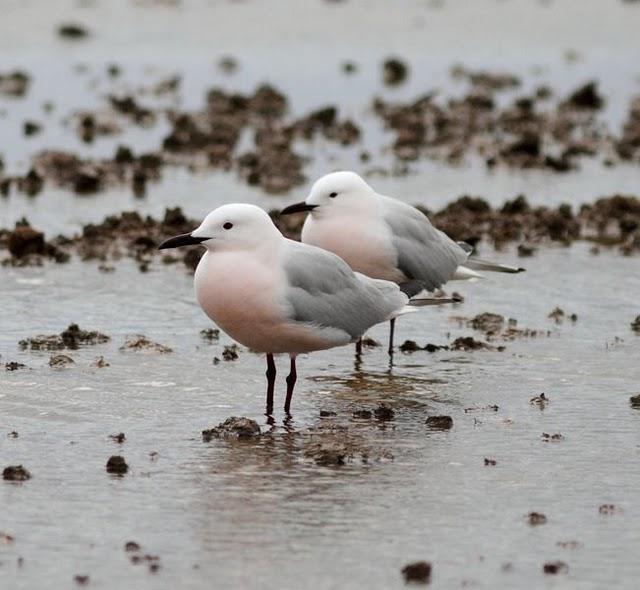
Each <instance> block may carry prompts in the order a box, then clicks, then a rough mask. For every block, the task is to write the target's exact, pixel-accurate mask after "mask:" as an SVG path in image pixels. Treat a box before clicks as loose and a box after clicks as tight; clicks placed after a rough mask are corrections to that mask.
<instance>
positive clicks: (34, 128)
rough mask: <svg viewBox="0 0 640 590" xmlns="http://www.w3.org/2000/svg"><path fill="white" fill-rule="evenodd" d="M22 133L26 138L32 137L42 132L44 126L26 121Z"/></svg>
mask: <svg viewBox="0 0 640 590" xmlns="http://www.w3.org/2000/svg"><path fill="white" fill-rule="evenodd" d="M22 131H23V133H24V134H25V136H26V137H32V136H34V135H38V133H40V132H41V131H42V125H40V123H36V122H35V121H25V122H24V124H23V125H22Z"/></svg>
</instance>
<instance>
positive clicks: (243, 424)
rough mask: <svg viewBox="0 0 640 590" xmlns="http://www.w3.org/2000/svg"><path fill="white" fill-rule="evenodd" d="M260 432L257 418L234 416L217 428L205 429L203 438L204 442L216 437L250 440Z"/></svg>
mask: <svg viewBox="0 0 640 590" xmlns="http://www.w3.org/2000/svg"><path fill="white" fill-rule="evenodd" d="M260 434H261V431H260V426H259V425H258V423H257V422H256V421H255V420H251V419H250V418H245V417H239V418H238V417H236V416H232V417H231V418H227V419H226V420H225V421H224V422H221V423H220V424H218V426H216V427H215V428H211V429H209V430H203V431H202V440H203V441H204V442H210V441H211V440H212V439H214V438H225V439H242V440H248V439H253V438H255V437H259V436H260Z"/></svg>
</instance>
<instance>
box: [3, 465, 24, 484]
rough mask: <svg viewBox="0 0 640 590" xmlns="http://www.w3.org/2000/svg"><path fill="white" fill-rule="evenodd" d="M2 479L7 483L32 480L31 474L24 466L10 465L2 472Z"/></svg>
mask: <svg viewBox="0 0 640 590" xmlns="http://www.w3.org/2000/svg"><path fill="white" fill-rule="evenodd" d="M2 479H4V480H5V481H27V480H28V479H31V473H29V471H27V469H26V468H25V467H23V466H22V465H9V466H8V467H5V468H4V469H3V470H2Z"/></svg>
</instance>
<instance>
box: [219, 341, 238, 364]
mask: <svg viewBox="0 0 640 590" xmlns="http://www.w3.org/2000/svg"><path fill="white" fill-rule="evenodd" d="M238 350H239V349H238V345H237V344H228V345H227V346H225V347H224V349H223V351H222V358H223V359H224V360H225V361H237V360H238Z"/></svg>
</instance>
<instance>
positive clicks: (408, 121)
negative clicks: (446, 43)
mask: <svg viewBox="0 0 640 590" xmlns="http://www.w3.org/2000/svg"><path fill="white" fill-rule="evenodd" d="M394 72H395V70H392V69H390V70H389V76H390V81H395V80H398V79H399V78H396V76H395V75H394ZM454 75H455V76H456V77H458V78H461V79H464V80H466V81H467V82H468V83H469V89H468V91H467V92H466V94H463V95H462V96H460V97H456V98H447V97H443V98H440V97H439V96H437V93H435V92H432V93H427V94H424V95H422V96H418V97H417V98H415V99H413V100H410V101H408V102H396V103H391V102H386V101H385V100H383V99H381V98H376V99H374V103H373V108H374V111H375V112H376V114H377V115H378V116H379V117H381V119H382V120H383V121H384V123H385V125H386V126H387V127H388V128H389V129H391V130H392V131H394V132H395V139H394V142H393V145H392V149H393V152H394V154H395V156H396V157H397V159H398V160H400V161H408V160H416V159H418V158H420V157H421V156H424V157H427V158H431V159H435V160H442V161H445V162H447V163H450V164H454V165H455V164H459V163H460V162H461V161H463V159H464V158H465V157H466V156H467V155H469V154H477V155H479V156H481V157H483V158H484V159H485V161H486V165H487V167H488V168H494V167H496V166H497V165H504V166H507V167H510V168H521V169H528V168H538V169H547V170H551V171H553V172H557V173H564V172H567V171H569V170H572V169H574V168H576V167H577V166H578V161H577V158H579V157H583V156H587V157H593V156H594V155H595V154H597V153H599V152H601V151H603V152H608V151H611V144H612V139H611V135H612V134H610V135H607V134H606V133H603V131H602V127H603V124H602V123H601V122H600V121H598V120H597V119H596V117H595V115H594V114H595V113H596V111H598V110H600V109H601V108H602V106H603V104H604V101H603V99H602V97H601V96H600V94H599V93H598V91H597V88H596V86H595V83H587V84H585V85H583V86H581V87H579V88H578V89H576V90H575V91H574V92H572V93H571V94H570V95H569V97H568V98H567V99H566V100H564V101H561V102H559V103H557V104H550V103H544V101H545V100H547V99H548V98H549V93H548V92H541V93H533V94H532V95H530V96H519V97H516V98H515V99H514V100H513V101H512V102H511V104H508V103H506V102H505V101H503V100H498V97H497V93H499V92H502V91H504V90H508V89H513V88H516V87H517V86H519V85H520V80H519V79H518V78H517V77H515V76H512V75H510V74H504V73H498V74H494V73H489V72H469V71H467V70H465V69H464V68H461V67H458V68H456V69H455V71H454ZM633 128H634V129H636V127H635V125H634V126H633ZM637 137H638V136H637V135H636V134H635V132H630V133H629V137H628V138H627V139H626V141H625V142H624V146H625V147H626V150H627V152H631V153H633V152H634V149H635V148H634V142H635V141H636V140H637Z"/></svg>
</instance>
